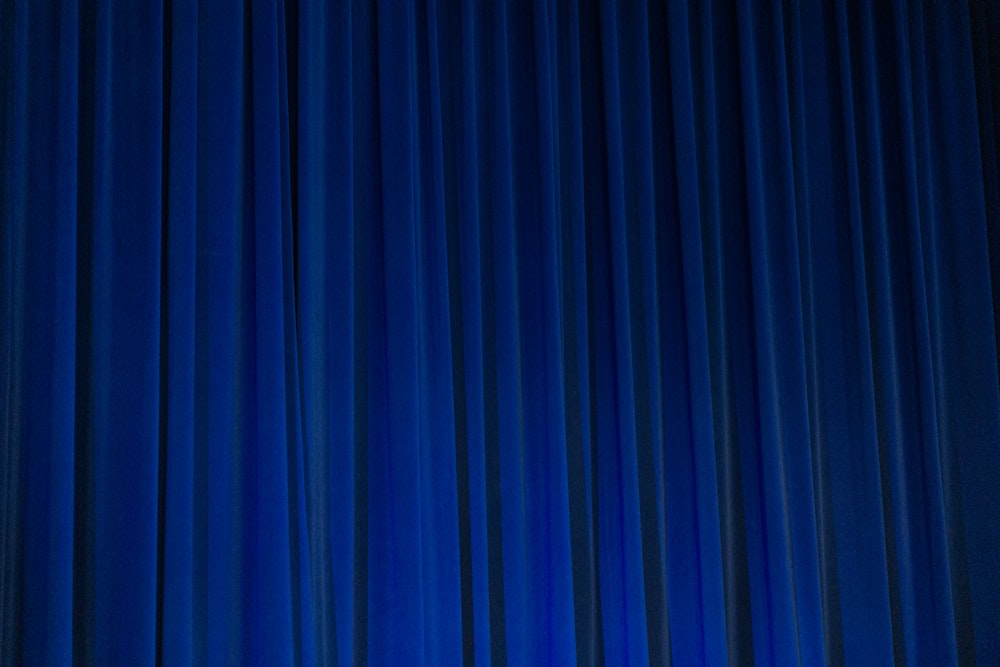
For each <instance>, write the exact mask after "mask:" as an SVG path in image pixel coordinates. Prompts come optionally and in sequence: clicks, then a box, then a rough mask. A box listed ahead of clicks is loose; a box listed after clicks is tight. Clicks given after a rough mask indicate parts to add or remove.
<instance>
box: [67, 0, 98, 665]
mask: <svg viewBox="0 0 1000 667" xmlns="http://www.w3.org/2000/svg"><path fill="white" fill-rule="evenodd" d="M96 31H97V7H96V4H95V2H94V0H87V1H86V2H84V3H82V4H81V6H80V45H79V46H80V55H79V58H80V60H79V75H78V86H79V107H78V117H77V122H78V131H77V137H78V145H77V150H78V152H77V188H78V189H77V192H78V199H77V292H76V304H77V310H76V387H75V390H74V394H75V397H76V410H75V413H76V414H75V418H74V421H75V425H74V429H75V436H76V448H75V453H74V455H75V462H74V475H73V662H74V663H79V664H84V665H90V664H93V663H94V558H95V554H94V548H95V547H94V539H95V536H94V483H93V472H94V442H93V434H94V418H93V414H94V409H93V396H92V393H91V389H92V387H91V381H92V377H93V373H94V364H93V358H92V354H91V353H92V348H93V338H94V325H93V319H92V317H91V313H92V312H93V295H92V293H91V288H92V285H93V276H94V259H93V255H94V253H93V237H94V185H95V183H94V157H95V156H94V123H95V117H94V85H95V79H94V74H95V65H96Z"/></svg>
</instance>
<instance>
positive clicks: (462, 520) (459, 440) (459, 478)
mask: <svg viewBox="0 0 1000 667" xmlns="http://www.w3.org/2000/svg"><path fill="white" fill-rule="evenodd" d="M459 15H460V14H459V13H458V12H444V13H443V17H439V18H440V20H442V21H445V22H447V23H446V26H445V29H443V30H442V27H441V26H438V34H439V35H442V34H445V35H456V34H459V31H460V26H458V25H456V24H455V23H456V20H457V17H458V16H459ZM427 18H428V21H432V20H434V19H435V17H432V16H428V17H427ZM452 43H453V42H451V41H446V42H445V43H441V42H439V43H438V44H437V48H438V59H439V63H444V64H441V65H440V66H439V75H442V76H443V75H449V74H450V73H451V72H453V71H454V70H455V65H454V60H453V59H452V55H453V54H452V52H451V50H450V47H451V45H452ZM458 115H459V114H458V113H457V111H456V102H455V97H454V95H453V87H452V86H450V85H444V84H443V85H441V132H442V144H443V146H442V148H443V151H442V152H443V158H444V178H445V187H444V193H445V199H444V207H445V224H446V229H447V244H448V292H449V293H448V300H449V309H450V315H451V318H450V320H451V381H452V396H453V399H454V402H453V409H454V418H455V477H456V488H455V491H456V494H457V501H458V502H457V506H458V549H459V576H460V581H461V587H462V591H461V596H462V662H463V664H465V665H475V662H476V654H475V639H476V635H475V624H474V616H473V614H474V605H473V597H472V514H471V508H470V506H469V427H468V413H467V410H468V404H467V397H466V392H465V338H464V335H463V332H464V331H465V324H464V321H465V314H464V311H463V309H462V262H461V247H462V246H461V235H460V220H459V205H458V195H457V193H458V191H459V187H460V185H459V183H458V180H459V179H458V168H457V163H458V160H457V157H456V151H457V148H456V140H455V128H456V127H458V126H459V122H458V118H457V117H458Z"/></svg>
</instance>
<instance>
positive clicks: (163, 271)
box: [155, 0, 173, 665]
mask: <svg viewBox="0 0 1000 667" xmlns="http://www.w3.org/2000/svg"><path fill="white" fill-rule="evenodd" d="M171 14H172V6H171V0H165V2H164V5H163V82H162V83H163V100H162V105H163V106H162V109H163V110H162V113H163V120H162V124H163V125H162V133H161V144H160V212H161V216H160V406H159V407H160V441H159V454H158V461H157V478H158V481H157V498H156V640H155V641H156V643H155V661H156V664H157V665H162V664H163V605H164V590H163V586H164V560H165V557H166V554H165V552H166V532H167V531H166V520H167V430H168V429H167V419H168V410H169V405H168V402H167V398H168V394H169V388H170V383H169V371H170V360H169V359H168V356H167V353H168V351H169V344H168V340H169V338H168V337H169V335H170V326H169V313H170V285H169V283H168V275H167V273H168V272H167V268H168V266H169V261H170V240H169V239H170V235H169V234H170V232H169V221H170V171H169V158H170V99H171V97H170V92H171V91H170V85H171V79H170V63H171V57H172V53H173V48H172V43H171V39H172V26H171Z"/></svg>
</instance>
